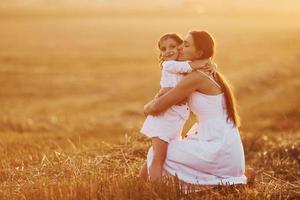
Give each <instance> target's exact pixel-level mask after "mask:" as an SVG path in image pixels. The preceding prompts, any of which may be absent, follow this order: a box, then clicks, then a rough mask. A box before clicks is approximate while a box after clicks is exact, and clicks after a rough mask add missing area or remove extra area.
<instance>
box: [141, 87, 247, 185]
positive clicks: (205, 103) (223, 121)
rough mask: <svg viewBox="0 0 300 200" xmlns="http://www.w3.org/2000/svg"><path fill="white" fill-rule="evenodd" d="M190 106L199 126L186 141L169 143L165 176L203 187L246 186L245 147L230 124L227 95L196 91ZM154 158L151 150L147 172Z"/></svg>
mask: <svg viewBox="0 0 300 200" xmlns="http://www.w3.org/2000/svg"><path fill="white" fill-rule="evenodd" d="M189 106H190V108H191V111H192V112H193V113H194V114H195V115H196V117H197V123H195V124H194V125H193V126H192V128H191V129H190V130H189V131H188V134H187V137H186V138H183V139H174V140H171V141H170V142H169V144H168V150H167V155H166V159H165V163H164V165H163V175H167V176H168V175H171V176H177V177H178V178H179V179H180V180H182V181H184V182H186V183H192V184H200V185H218V184H245V183H246V181H247V179H246V176H245V175H244V171H245V159H244V150H243V145H242V142H241V139H240V135H239V131H238V129H237V128H236V127H235V126H234V124H233V123H231V122H230V121H227V112H226V109H225V100H224V94H223V93H222V94H219V95H205V94H202V93H200V92H193V93H192V94H191V96H190V97H189ZM152 158H153V149H152V147H151V148H150V149H149V151H148V155H147V167H148V171H149V167H150V165H151V162H152Z"/></svg>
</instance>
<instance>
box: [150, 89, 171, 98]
mask: <svg viewBox="0 0 300 200" xmlns="http://www.w3.org/2000/svg"><path fill="white" fill-rule="evenodd" d="M171 89H172V87H163V88H160V90H159V91H158V93H156V95H155V97H154V98H158V97H160V96H162V95H164V94H165V93H167V92H168V91H169V90H171Z"/></svg>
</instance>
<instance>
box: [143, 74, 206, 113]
mask: <svg viewBox="0 0 300 200" xmlns="http://www.w3.org/2000/svg"><path fill="white" fill-rule="evenodd" d="M201 81H202V79H201V78H199V75H198V73H191V74H188V75H187V76H185V77H184V78H183V79H182V80H181V81H180V82H179V83H178V84H177V85H176V87H174V88H172V89H171V90H170V91H168V92H167V93H166V94H164V95H163V96H161V97H158V98H156V99H153V100H152V101H150V102H149V103H147V104H146V105H145V106H144V113H145V115H148V114H150V115H158V114H160V113H162V112H164V111H165V110H167V109H168V108H169V107H171V106H172V105H175V104H177V103H179V102H181V101H182V100H184V99H186V98H188V97H189V96H190V94H191V93H192V92H194V91H196V90H197V89H198V87H199V83H200V82H201Z"/></svg>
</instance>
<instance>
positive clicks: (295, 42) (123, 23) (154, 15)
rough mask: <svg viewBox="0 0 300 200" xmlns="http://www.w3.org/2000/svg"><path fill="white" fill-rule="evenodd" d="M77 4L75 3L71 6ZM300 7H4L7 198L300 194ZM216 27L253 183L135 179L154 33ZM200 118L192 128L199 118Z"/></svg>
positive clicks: (0, 39) (0, 135) (155, 80)
mask: <svg viewBox="0 0 300 200" xmlns="http://www.w3.org/2000/svg"><path fill="white" fill-rule="evenodd" d="M73 9H74V8H73ZM299 19H300V15H299V16H296V15H288V14H282V15H280V14H278V13H277V14H274V15H272V14H266V15H264V14H261V13H260V14H257V15H253V14H252V15H251V14H249V13H247V14H241V13H240V14H228V13H227V14H226V13H221V14H216V13H215V14H197V13H193V12H191V13H190V12H180V11H175V12H174V10H162V11H161V12H159V11H157V10H155V11H151V10H149V9H145V12H143V10H142V9H139V10H138V11H137V12H133V11H132V10H130V11H126V10H120V9H119V10H118V9H117V10H114V9H107V8H106V9H104V8H103V9H102V10H101V8H93V9H89V8H87V9H77V10H76V9H74V10H72V9H67V8H65V9H53V8H51V9H47V8H35V9H30V8H26V9H22V8H5V9H0V27H1V28H0V83H1V89H0V131H1V132H0V199H297V198H299V197H300V196H299V195H300V193H299V191H300V173H299V167H300V157H299V156H300V148H299V145H300V131H299V127H300V123H299V117H300V108H299V102H300V95H299V90H300V81H299V79H300V69H299V62H300V40H299V35H300V27H299V24H300V20H299ZM189 30H208V31H209V32H211V33H212V34H213V35H214V36H215V38H216V41H217V54H216V58H215V60H216V62H217V63H218V65H219V67H220V70H221V71H222V72H223V73H224V74H225V75H226V76H227V78H228V79H229V81H230V82H231V83H232V85H233V86H234V90H235V93H236V96H237V101H238V104H239V111H240V114H241V118H242V127H241V136H242V139H243V144H244V148H245V153H246V164H247V165H251V166H252V167H254V168H255V169H256V170H257V173H258V176H257V180H256V184H255V186H251V187H250V186H247V187H245V188H235V187H225V188H217V189H211V190H207V191H204V192H202V193H191V194H190V195H188V196H186V195H184V194H183V193H182V191H181V190H180V187H179V186H178V184H176V183H175V184H173V183H168V184H162V185H161V184H154V185H153V184H152V183H143V182H141V181H139V180H138V178H137V177H136V176H137V173H138V170H139V167H140V165H141V164H142V163H143V161H144V159H145V157H146V152H147V149H148V148H149V147H150V145H151V143H150V141H149V140H148V139H147V138H145V137H143V136H141V135H139V133H138V130H139V128H140V126H141V125H142V123H143V120H144V116H143V112H142V108H143V105H144V104H145V103H146V102H147V101H148V100H150V99H151V98H152V97H153V96H154V94H155V92H156V91H157V90H158V89H159V78H160V69H159V67H158V59H157V57H158V49H157V40H158V39H159V37H160V36H161V35H162V34H164V33H167V32H176V33H178V34H180V35H182V36H184V35H185V34H186V33H187V32H188V31H189ZM193 121H194V119H193V117H192V118H191V119H190V120H189V122H188V123H187V125H186V128H185V131H187V130H188V128H189V127H190V125H191V124H192V123H193Z"/></svg>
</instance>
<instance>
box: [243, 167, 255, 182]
mask: <svg viewBox="0 0 300 200" xmlns="http://www.w3.org/2000/svg"><path fill="white" fill-rule="evenodd" d="M245 176H246V177H247V184H249V185H253V184H254V182H255V176H256V172H255V170H254V169H253V168H251V167H248V168H247V169H246V171H245Z"/></svg>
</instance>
